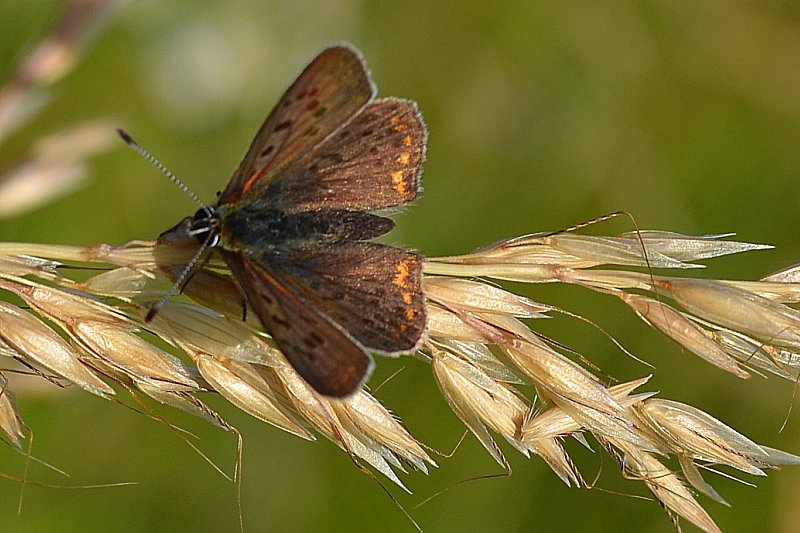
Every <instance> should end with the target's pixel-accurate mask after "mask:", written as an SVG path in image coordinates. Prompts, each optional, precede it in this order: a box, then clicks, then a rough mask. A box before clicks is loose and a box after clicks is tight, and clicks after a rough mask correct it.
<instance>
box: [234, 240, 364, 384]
mask: <svg viewBox="0 0 800 533" xmlns="http://www.w3.org/2000/svg"><path fill="white" fill-rule="evenodd" d="M223 256H224V257H225V261H226V262H227V263H228V266H229V267H230V269H231V271H232V272H233V275H234V276H235V277H236V280H237V282H238V283H239V284H240V285H241V288H242V290H243V291H244V292H245V294H247V300H248V303H249V304H250V306H251V307H252V308H253V310H254V311H255V313H256V315H257V316H258V318H259V320H260V321H261V323H262V324H263V326H264V329H266V330H267V333H269V334H270V336H272V338H273V339H275V342H277V344H278V347H279V348H280V350H281V352H283V354H284V355H285V356H286V358H287V359H288V360H289V362H290V363H291V365H292V367H293V368H294V369H295V370H296V371H297V373H298V374H300V376H302V378H303V379H305V380H306V381H307V382H308V384H309V385H311V386H312V387H313V388H314V389H315V390H316V391H317V392H319V393H321V394H324V395H326V396H334V397H344V396H348V395H349V394H352V393H353V392H354V391H356V390H357V389H358V388H359V387H360V386H361V385H362V384H363V382H364V381H365V380H366V379H367V378H368V377H369V374H370V373H371V372H372V367H373V362H372V357H371V356H370V355H369V354H368V353H367V352H366V351H365V350H364V348H362V347H361V346H359V345H358V343H357V342H356V341H355V340H353V338H352V337H351V336H350V335H348V334H347V333H346V332H345V331H343V330H342V328H340V327H339V326H337V325H336V324H335V323H333V322H332V321H331V320H330V319H329V318H327V317H326V316H324V315H323V314H322V313H321V312H320V311H319V310H318V309H316V308H315V307H314V306H313V305H310V304H309V303H308V302H307V301H306V300H305V299H304V298H303V297H302V296H301V295H299V294H297V293H296V292H295V291H294V290H292V288H291V287H289V286H286V285H284V284H282V283H281V282H280V281H279V280H278V279H276V278H275V276H274V275H273V274H272V273H271V272H270V270H269V267H268V266H266V265H264V264H263V263H261V264H257V263H254V262H252V261H250V260H248V259H246V258H244V257H243V256H242V255H241V254H238V253H232V252H223Z"/></svg>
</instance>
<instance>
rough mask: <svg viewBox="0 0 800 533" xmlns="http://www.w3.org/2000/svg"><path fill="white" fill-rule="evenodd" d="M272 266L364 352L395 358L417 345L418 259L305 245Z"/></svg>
mask: <svg viewBox="0 0 800 533" xmlns="http://www.w3.org/2000/svg"><path fill="white" fill-rule="evenodd" d="M265 261H269V259H268V258H265ZM273 263H274V267H273V268H272V270H273V271H274V275H275V276H276V278H277V279H278V280H279V281H280V283H281V284H283V285H286V286H289V287H292V288H293V290H294V292H295V293H297V294H300V295H302V297H303V299H304V300H306V301H308V302H311V303H312V304H313V305H314V307H316V308H318V309H320V310H321V311H322V312H323V313H324V314H325V316H327V317H329V318H330V319H331V320H333V321H334V322H336V323H337V324H338V325H339V326H341V327H342V329H344V330H346V331H347V332H348V333H349V334H350V335H352V336H353V338H355V339H356V340H357V341H359V342H360V343H361V344H363V345H364V346H366V347H367V348H370V349H372V350H376V351H381V352H384V353H397V352H408V351H411V350H413V349H414V348H415V347H416V346H417V345H418V344H419V341H420V338H421V337H422V334H423V331H424V329H425V325H426V316H425V302H424V295H423V292H422V258H421V257H420V256H419V255H417V254H415V253H413V252H409V251H406V250H401V249H399V248H394V247H392V246H386V245H383V244H378V243H370V242H345V243H338V244H336V245H321V244H315V243H306V244H303V245H302V246H298V247H296V248H294V249H290V250H283V251H282V252H281V254H280V259H279V262H278V263H275V261H274V260H273Z"/></svg>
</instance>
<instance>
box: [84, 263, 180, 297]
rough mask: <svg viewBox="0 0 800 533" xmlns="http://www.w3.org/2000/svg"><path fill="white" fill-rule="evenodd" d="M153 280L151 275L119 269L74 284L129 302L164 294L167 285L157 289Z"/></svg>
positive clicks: (128, 269)
mask: <svg viewBox="0 0 800 533" xmlns="http://www.w3.org/2000/svg"><path fill="white" fill-rule="evenodd" d="M154 278H155V276H154V275H153V274H152V273H147V272H144V271H142V270H135V269H132V268H127V267H120V268H114V269H112V270H109V271H107V272H102V273H100V274H97V275H95V276H92V277H90V278H89V279H87V280H86V281H84V282H81V283H76V284H75V288H76V289H79V290H82V291H85V292H88V293H91V294H99V295H102V296H110V297H112V298H118V299H120V300H123V301H126V302H130V301H132V300H133V299H134V298H136V299H156V298H160V297H161V296H162V295H163V294H164V291H165V290H166V289H167V285H166V284H163V286H161V287H158V286H157V283H155V282H154Z"/></svg>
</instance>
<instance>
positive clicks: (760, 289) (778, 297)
mask: <svg viewBox="0 0 800 533" xmlns="http://www.w3.org/2000/svg"><path fill="white" fill-rule="evenodd" d="M721 283H725V284H726V285H732V286H734V287H738V288H740V289H742V290H744V291H748V292H752V293H754V294H758V295H759V296H763V297H764V298H766V299H768V300H772V301H773V302H778V303H784V304H796V303H799V302H800V283H796V282H794V283H791V282H786V283H780V282H772V281H731V280H721Z"/></svg>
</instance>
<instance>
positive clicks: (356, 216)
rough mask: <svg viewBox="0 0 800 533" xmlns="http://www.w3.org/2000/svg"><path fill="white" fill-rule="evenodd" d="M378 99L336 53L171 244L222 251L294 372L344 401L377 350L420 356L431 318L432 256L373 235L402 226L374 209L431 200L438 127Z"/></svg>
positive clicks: (361, 72)
mask: <svg viewBox="0 0 800 533" xmlns="http://www.w3.org/2000/svg"><path fill="white" fill-rule="evenodd" d="M375 92H376V88H375V85H374V84H373V82H372V80H371V79H370V76H369V74H368V72H367V69H366V66H365V65H364V62H363V61H362V59H361V55H360V54H359V52H358V51H356V50H355V49H353V48H351V47H349V46H334V47H331V48H327V49H326V50H323V51H322V52H321V53H320V54H319V55H318V56H317V57H316V58H315V59H314V60H313V61H311V63H310V64H309V65H308V66H307V67H306V68H305V70H303V72H302V73H301V74H300V76H299V77H298V78H297V80H295V82H294V83H292V85H291V86H290V87H289V88H288V89H287V91H286V92H285V93H284V95H283V96H282V97H281V99H280V100H279V101H278V104H277V105H276V106H275V108H274V109H273V110H272V111H271V112H270V114H269V115H268V116H267V118H266V120H265V121H264V123H263V125H262V126H261V128H260V129H259V130H258V133H256V136H255V138H254V139H253V142H252V143H251V145H250V148H248V150H247V152H246V153H245V155H244V158H243V159H242V161H241V162H240V163H239V166H238V168H237V169H236V171H235V172H234V174H233V178H231V180H230V182H229V183H228V185H227V186H226V187H225V189H224V190H223V191H222V192H221V193H220V194H219V196H218V197H217V200H216V202H215V203H214V204H213V205H210V206H207V207H203V208H201V209H199V210H198V211H197V213H196V214H195V215H194V217H187V218H185V219H184V220H182V221H181V222H180V223H179V224H177V225H176V226H175V227H173V228H171V229H169V230H167V231H165V232H164V233H162V234H161V236H160V237H159V242H160V243H162V244H164V243H174V242H182V241H183V242H185V241H186V240H187V239H188V240H191V242H194V243H195V245H196V244H197V242H198V241H199V242H200V243H201V244H202V245H204V246H207V247H213V248H214V250H217V251H218V252H219V253H220V254H221V255H222V258H223V259H224V261H225V263H226V264H227V266H228V268H229V269H230V271H231V273H232V274H233V278H234V281H235V283H236V285H237V286H238V288H239V291H240V292H241V294H242V295H243V298H244V300H245V301H246V303H247V306H248V307H249V308H250V309H252V311H253V312H254V313H255V315H256V316H257V317H258V319H259V321H260V322H261V324H262V326H263V327H264V330H265V331H266V332H267V333H268V334H269V335H270V336H271V337H272V339H273V340H274V342H275V344H276V345H277V347H278V348H279V349H280V350H281V352H282V353H283V354H284V355H285V356H286V359H287V360H288V361H289V363H290V364H291V365H292V367H293V368H294V369H295V370H296V371H297V372H298V373H299V374H300V376H302V378H303V379H305V381H306V382H307V383H308V384H309V385H311V387H313V388H314V389H315V390H316V391H317V392H319V393H320V394H323V395H326V396H332V397H346V396H348V395H350V394H352V393H353V392H355V391H357V390H359V388H360V387H361V385H362V384H363V383H364V382H365V380H366V379H367V378H368V377H369V375H370V374H371V372H372V369H373V367H374V362H373V359H372V356H371V354H370V352H381V353H384V354H398V353H403V352H410V351H413V350H415V349H416V348H417V347H418V346H419V344H420V342H421V340H422V337H423V334H424V331H425V324H426V311H425V297H424V294H423V291H422V265H423V259H422V257H421V256H420V255H418V254H416V253H414V252H411V251H408V250H404V249H400V248H396V247H393V246H388V245H384V244H379V243H375V242H370V239H373V238H375V237H378V236H380V235H383V234H385V233H387V232H388V231H389V230H391V229H392V228H393V227H394V222H393V221H392V220H391V219H389V218H386V217H385V216H383V215H382V214H378V213H375V211H380V210H385V209H388V208H392V207H396V206H400V205H404V204H408V203H410V202H412V201H413V200H414V199H416V197H417V196H418V194H419V192H420V173H421V165H422V161H423V159H424V157H425V143H426V137H427V131H426V129H425V125H424V123H423V121H422V117H421V115H420V113H419V111H418V110H417V106H416V104H415V103H414V102H412V101H409V100H402V99H398V98H383V99H378V100H376V99H375Z"/></svg>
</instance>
